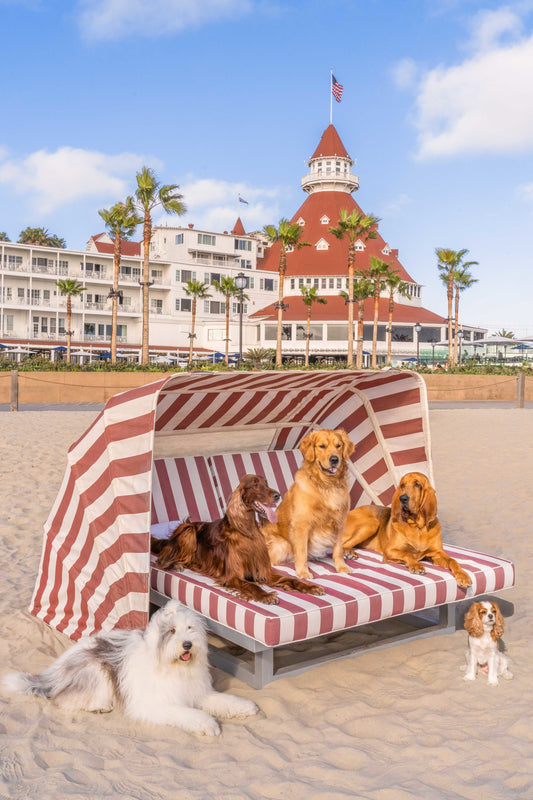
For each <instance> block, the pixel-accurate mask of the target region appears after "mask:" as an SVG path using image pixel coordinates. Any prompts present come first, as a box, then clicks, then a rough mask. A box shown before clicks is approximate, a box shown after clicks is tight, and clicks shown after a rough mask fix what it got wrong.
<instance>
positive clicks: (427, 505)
mask: <svg viewBox="0 0 533 800" xmlns="http://www.w3.org/2000/svg"><path fill="white" fill-rule="evenodd" d="M420 514H422V516H423V518H424V521H425V524H426V528H429V525H430V523H431V522H434V521H435V520H436V519H437V495H436V494H435V489H434V488H433V487H432V486H431V485H430V483H429V481H428V482H427V483H426V487H425V489H424V490H423V493H422V503H421V505H420Z"/></svg>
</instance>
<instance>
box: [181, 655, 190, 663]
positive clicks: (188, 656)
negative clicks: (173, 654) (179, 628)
mask: <svg viewBox="0 0 533 800" xmlns="http://www.w3.org/2000/svg"><path fill="white" fill-rule="evenodd" d="M190 657H191V654H190V653H182V654H181V656H180V660H181V661H188V660H189V659H190Z"/></svg>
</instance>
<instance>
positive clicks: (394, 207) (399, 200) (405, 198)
mask: <svg viewBox="0 0 533 800" xmlns="http://www.w3.org/2000/svg"><path fill="white" fill-rule="evenodd" d="M412 202H413V201H412V199H411V198H410V197H409V195H407V194H405V193H404V192H401V193H400V194H399V195H397V196H396V197H393V198H392V199H391V200H389V202H388V203H386V204H385V207H384V209H383V211H382V212H381V213H382V214H383V217H384V218H385V219H386V218H388V217H396V216H398V215H399V214H401V213H402V211H403V210H404V208H405V207H406V206H409V205H410V204H411V203H412Z"/></svg>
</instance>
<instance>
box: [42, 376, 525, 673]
mask: <svg viewBox="0 0 533 800" xmlns="http://www.w3.org/2000/svg"><path fill="white" fill-rule="evenodd" d="M338 427H342V428H344V429H345V430H346V432H347V433H348V434H349V435H350V437H351V438H352V440H353V442H354V443H355V445H356V449H355V453H354V456H353V458H352V463H351V465H350V469H351V473H352V486H351V499H352V506H355V505H359V504H362V503H369V502H376V503H381V504H387V503H389V502H390V499H391V497H392V493H393V491H394V487H395V485H396V483H397V482H398V479H399V477H400V476H401V475H402V474H403V473H405V472H408V471H411V470H418V471H421V472H424V473H425V474H427V475H428V477H429V479H430V481H431V482H432V483H434V479H433V473H432V464H431V452H430V433H429V424H428V415H427V400H426V395H425V385H424V383H423V381H422V379H421V378H420V376H418V375H417V374H416V373H412V372H406V371H394V370H390V371H381V372H368V371H364V372H355V371H338V372H331V371H327V372H326V371H324V372H321V371H316V372H315V371H313V372H279V373H278V372H258V373H240V372H238V373H233V374H232V373H201V374H196V373H192V374H187V373H182V374H177V375H173V376H171V377H169V378H166V379H163V380H160V381H157V382H155V383H153V384H149V385H147V386H144V387H142V388H139V389H134V390H130V391H128V392H124V393H122V394H120V395H116V396H115V397H114V398H112V399H111V400H110V401H109V402H108V403H107V405H106V407H105V409H104V410H103V412H102V413H101V414H100V415H99V416H98V418H97V419H96V420H95V422H94V423H93V425H92V426H91V427H90V428H89V430H88V431H87V432H86V433H85V434H84V436H83V437H82V438H81V439H80V440H79V441H78V442H76V443H75V444H74V445H72V447H71V448H70V450H69V454H68V467H67V470H66V474H65V478H64V481H63V485H62V487H61V490H60V492H59V494H58V497H57V499H56V502H55V505H54V507H53V509H52V511H51V514H50V517H49V519H48V521H47V523H46V526H45V535H44V545H43V554H42V558H41V565H40V570H39V576H38V580H37V584H36V587H35V591H34V596H33V599H32V604H31V607H30V610H31V612H32V613H33V614H35V615H36V616H38V617H40V618H41V619H43V620H44V621H45V622H47V623H48V624H49V625H52V626H53V627H55V628H57V629H58V630H61V631H63V632H64V633H66V634H67V635H68V636H70V637H71V638H72V639H74V640H77V639H79V638H80V637H81V636H87V635H90V634H91V633H93V632H96V631H98V630H102V629H103V630H109V629H110V628H113V627H144V626H145V625H146V622H147V620H148V614H149V603H150V600H151V601H152V602H154V603H156V604H161V603H164V602H165V601H166V599H167V598H169V597H176V598H178V599H179V600H180V601H181V602H183V603H185V604H186V605H188V606H189V607H191V608H194V609H195V610H196V611H198V612H199V613H201V614H203V615H204V617H205V618H206V620H207V622H208V627H209V629H210V630H211V631H212V632H213V634H214V635H215V636H214V637H213V638H212V649H211V652H212V662H213V663H214V664H216V665H217V666H220V667H221V668H223V669H225V670H227V671H229V672H231V673H233V674H235V675H237V676H238V677H239V678H241V679H243V680H245V681H247V682H248V683H250V684H251V685H253V686H256V687H261V686H263V685H264V684H265V683H267V682H268V681H270V680H272V679H273V678H277V677H281V676H283V675H287V674H295V673H297V672H299V671H302V670H303V669H308V668H309V667H310V666H313V665H315V664H317V663H322V662H323V661H324V660H326V659H331V658H339V657H341V656H345V655H348V654H355V652H359V651H360V650H361V649H367V648H368V647H369V646H383V645H384V644H386V643H390V642H392V641H397V640H398V639H405V638H412V637H413V636H421V635H428V634H430V633H434V632H437V631H452V630H455V623H454V604H455V603H456V602H457V601H460V600H463V599H464V598H465V596H466V592H465V590H464V589H461V588H459V587H458V586H457V584H456V582H455V580H454V578H453V576H452V575H451V574H450V573H448V572H447V571H446V570H443V569H440V568H438V567H433V566H431V565H428V568H427V571H426V574H425V575H411V574H410V573H409V572H408V571H407V570H406V569H405V568H404V567H403V566H401V565H392V564H383V563H382V562H381V556H379V555H378V554H376V553H373V552H371V551H366V552H363V553H361V555H360V557H359V559H357V560H354V561H350V562H348V563H349V565H350V566H351V568H352V573H351V574H350V575H345V574H342V575H340V574H338V573H336V572H335V570H334V568H333V565H332V562H331V561H330V560H329V559H324V560H321V561H315V562H311V571H312V573H313V580H314V581H316V582H319V583H322V584H323V586H324V588H325V590H326V594H325V595H323V596H321V597H314V596H311V595H303V594H293V593H287V592H280V593H279V596H280V603H279V605H277V606H271V605H269V606H266V605H264V604H260V603H251V602H245V601H243V600H240V599H238V598H236V597H234V596H232V595H230V594H229V593H228V592H226V591H224V590H223V589H221V588H219V587H216V586H214V584H213V582H212V581H211V580H210V579H208V578H205V577H204V576H202V575H199V574H197V573H192V572H189V571H185V572H182V573H179V574H178V573H175V572H172V571H164V570H161V569H160V568H158V567H157V566H156V565H155V563H154V561H155V559H154V558H153V557H151V556H150V553H149V536H150V530H151V529H152V530H154V532H155V530H156V529H158V531H159V533H160V532H161V528H165V526H166V528H167V530H170V529H171V528H172V525H173V524H174V523H176V522H177V521H178V520H182V519H185V518H186V517H188V516H190V517H191V518H192V519H193V520H200V519H202V520H208V519H214V518H217V517H219V516H221V514H222V513H223V509H224V507H225V501H226V499H227V497H228V496H229V494H230V493H231V491H232V489H233V488H234V487H235V486H236V484H237V482H238V480H239V478H240V477H241V476H242V475H244V474H246V473H250V472H254V473H260V474H263V475H264V476H265V477H266V478H267V480H268V482H269V484H270V485H271V486H276V487H277V488H278V490H279V491H280V492H281V494H283V493H284V492H285V491H286V490H287V488H288V486H289V485H290V484H291V483H292V478H293V475H294V473H295V471H296V469H297V468H298V466H299V464H300V463H301V454H300V451H299V450H298V443H299V442H300V440H301V439H302V438H303V436H305V434H306V433H307V432H308V431H309V430H312V429H313V428H338ZM437 488H438V487H437ZM446 549H447V550H448V551H449V552H450V554H451V555H453V556H454V557H455V558H456V559H457V560H458V561H459V562H460V563H461V564H462V565H463V566H464V568H465V569H466V570H467V571H468V572H469V573H470V575H471V576H472V580H473V585H472V587H471V588H470V589H469V591H468V596H472V597H474V596H477V595H480V594H486V593H492V592H496V591H499V590H502V589H506V588H508V587H510V586H512V585H513V584H514V567H513V565H512V564H511V563H510V562H509V561H506V560H504V559H501V558H496V557H492V556H488V555H485V554H482V553H475V552H473V551H470V550H466V549H464V548H462V547H457V546H453V547H452V546H450V545H446ZM280 569H283V570H285V571H286V572H287V573H289V574H294V573H293V571H292V565H286V566H284V567H282V568H280ZM392 618H394V620H395V624H394V625H392V624H391V619H392ZM400 618H401V619H400ZM380 621H381V622H380ZM398 621H399V622H398ZM369 623H370V624H371V625H372V627H371V628H370V629H368V628H365V629H362V628H361V626H365V625H367V624H369ZM380 625H381V626H385V627H387V628H388V631H387V633H388V634H389V636H388V638H387V639H386V640H382V638H381V637H380V636H379V635H378V634H379V627H380ZM361 631H362V633H361ZM354 632H355V634H356V636H355V637H354V635H353V634H354Z"/></svg>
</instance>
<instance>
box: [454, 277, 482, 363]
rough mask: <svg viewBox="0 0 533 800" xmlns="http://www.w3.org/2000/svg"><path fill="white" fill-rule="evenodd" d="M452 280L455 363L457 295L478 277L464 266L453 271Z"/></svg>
mask: <svg viewBox="0 0 533 800" xmlns="http://www.w3.org/2000/svg"><path fill="white" fill-rule="evenodd" d="M453 281H454V284H455V333H454V339H453V345H454V353H453V360H454V363H457V332H458V330H459V296H460V294H461V292H464V290H465V289H469V288H470V287H471V286H472V284H474V283H477V282H478V278H474V276H473V275H471V274H470V272H469V271H468V268H467V267H466V266H465V267H461V268H460V269H458V270H456V271H455V275H454V279H453Z"/></svg>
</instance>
